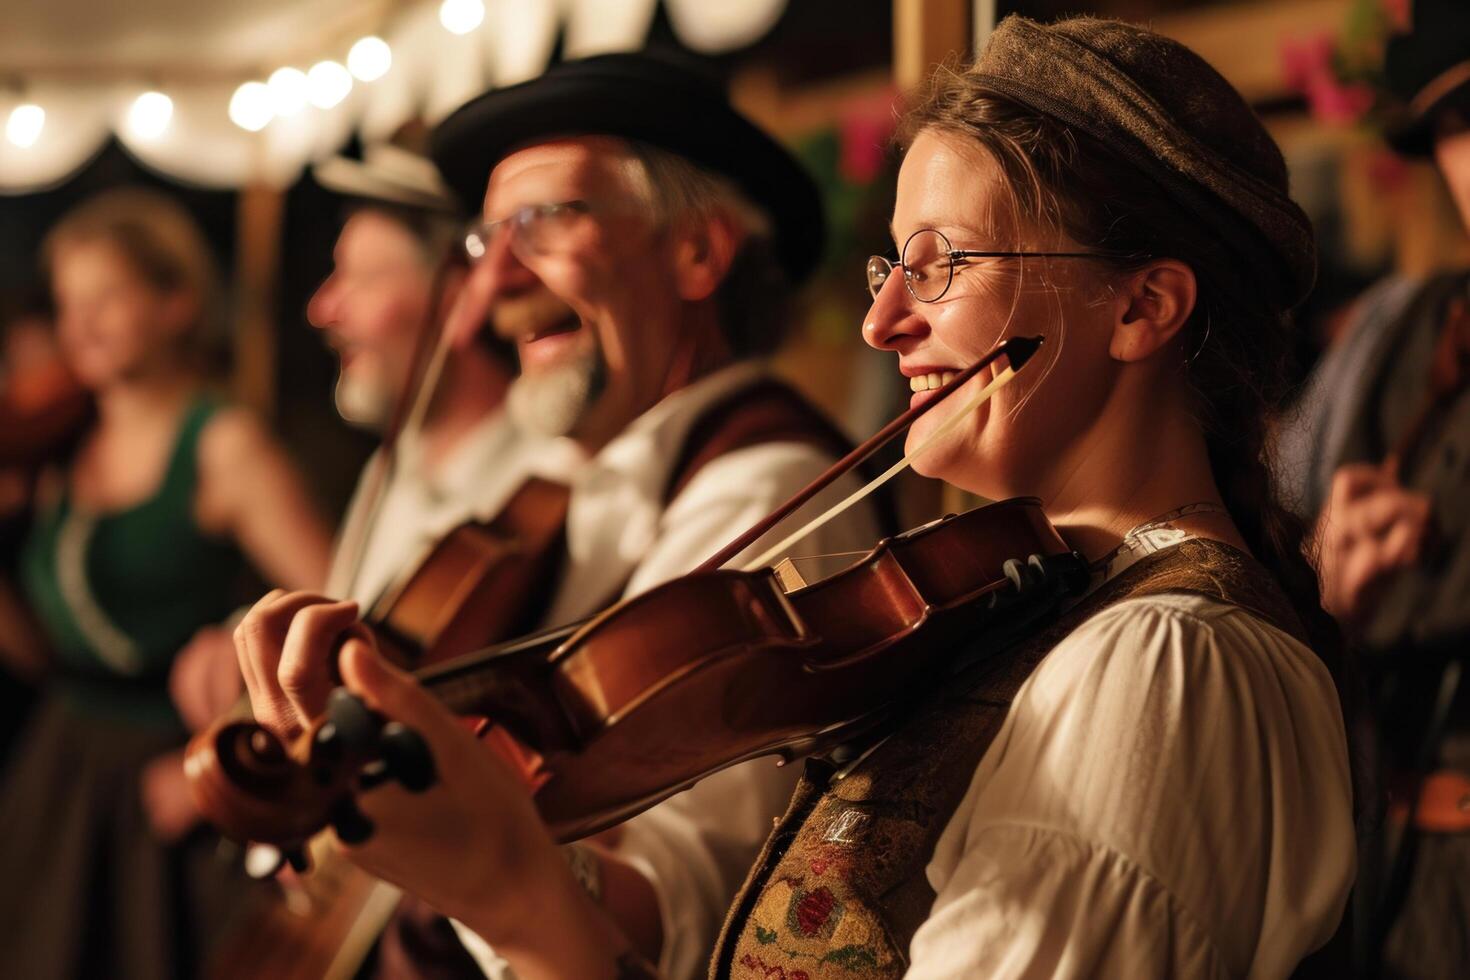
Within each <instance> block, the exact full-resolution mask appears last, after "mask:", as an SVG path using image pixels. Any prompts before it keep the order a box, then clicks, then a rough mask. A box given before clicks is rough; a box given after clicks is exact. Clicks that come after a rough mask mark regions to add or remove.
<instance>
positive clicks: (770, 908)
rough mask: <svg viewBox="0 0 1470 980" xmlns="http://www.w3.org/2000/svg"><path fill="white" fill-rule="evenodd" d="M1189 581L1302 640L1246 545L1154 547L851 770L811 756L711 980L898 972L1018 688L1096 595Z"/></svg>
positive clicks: (1089, 610) (1146, 591)
mask: <svg viewBox="0 0 1470 980" xmlns="http://www.w3.org/2000/svg"><path fill="white" fill-rule="evenodd" d="M1165 592H1176V593H1177V592H1188V593H1196V594H1199V595H1204V596H1207V597H1209V598H1211V599H1216V600H1219V601H1222V602H1226V603H1229V604H1232V605H1236V606H1241V607H1243V608H1245V609H1247V610H1249V611H1250V612H1251V613H1252V614H1254V615H1256V616H1258V617H1260V618H1261V619H1263V620H1265V621H1267V622H1269V623H1271V624H1273V625H1275V626H1277V627H1278V628H1280V629H1282V630H1284V631H1286V632H1288V633H1290V634H1292V635H1293V636H1296V637H1298V638H1301V637H1302V636H1303V635H1304V631H1303V630H1302V627H1301V624H1300V622H1299V621H1298V619H1297V617H1296V614H1295V612H1294V611H1293V610H1292V608H1291V606H1290V605H1289V603H1288V602H1287V600H1286V597H1285V596H1284V595H1283V594H1282V593H1281V591H1280V590H1279V588H1278V587H1277V586H1276V584H1275V582H1274V581H1273V580H1272V578H1271V576H1270V574H1269V573H1268V572H1267V571H1266V570H1265V569H1263V568H1262V567H1261V566H1260V565H1259V564H1257V563H1256V562H1255V561H1254V560H1253V559H1251V558H1250V557H1249V556H1247V555H1245V554H1242V553H1241V552H1239V551H1237V550H1235V549H1234V548H1230V547H1228V546H1226V545H1223V544H1219V543H1217V542H1213V541H1208V540H1203V539H1195V540H1190V541H1185V542H1183V543H1181V544H1179V545H1176V546H1174V547H1172V548H1168V549H1165V550H1163V551H1159V552H1156V553H1154V554H1152V555H1149V556H1147V557H1145V558H1143V559H1141V560H1139V561H1138V562H1137V563H1135V564H1134V565H1133V566H1131V567H1130V568H1128V569H1126V570H1125V571H1124V572H1122V573H1121V574H1120V575H1118V576H1117V577H1116V578H1114V579H1112V580H1111V581H1109V582H1107V583H1105V584H1104V585H1103V586H1101V587H1100V588H1098V589H1096V590H1095V591H1093V592H1092V593H1091V594H1089V595H1088V596H1086V597H1085V598H1084V599H1083V600H1082V601H1081V602H1079V603H1078V604H1077V605H1075V606H1074V607H1072V608H1071V609H1070V610H1068V611H1067V612H1066V613H1064V614H1063V615H1062V616H1061V617H1060V618H1059V619H1058V620H1056V621H1055V622H1053V624H1052V625H1051V626H1049V627H1048V628H1046V629H1045V630H1043V631H1042V632H1041V633H1040V634H1039V635H1036V636H1033V637H1031V638H1029V639H1027V640H1024V641H1022V642H1021V643H1019V644H1017V645H1016V646H1015V647H1013V648H1012V650H1010V651H1009V652H1008V653H1007V654H1005V655H1003V656H1001V657H998V658H992V659H990V660H987V661H986V662H985V663H984V664H982V665H980V666H979V667H977V668H974V669H973V670H971V671H970V672H969V674H968V675H964V674H962V675H961V678H962V682H960V683H951V682H949V681H946V682H945V683H944V685H943V691H942V693H938V694H936V695H935V696H933V697H931V698H930V699H929V700H928V701H927V702H926V703H925V704H924V706H923V707H922V708H920V709H919V710H918V711H917V712H916V713H915V714H914V715H913V716H911V717H910V719H909V720H908V721H907V722H905V723H904V724H902V725H901V726H900V727H899V728H898V729H897V730H895V731H894V732H893V734H892V735H890V736H889V737H888V738H887V740H886V741H884V742H882V743H881V744H879V745H878V746H877V748H876V749H874V750H873V751H872V753H871V754H870V755H869V756H868V757H867V758H866V759H863V760H862V761H861V762H860V763H859V764H858V765H857V766H856V767H855V768H853V769H852V771H851V772H850V773H848V774H847V775H846V776H845V777H843V778H841V779H839V780H835V781H834V780H833V775H834V773H835V771H836V767H835V766H834V765H832V764H831V763H830V762H825V761H821V760H814V761H812V762H809V763H808V764H807V769H806V773H805V775H804V776H803V778H802V781H801V784H800V785H799V786H798V788H797V791H796V795H795V797H794V798H793V800H792V803H791V806H790V809H788V811H787V813H786V816H785V817H783V818H782V819H781V820H780V821H778V822H777V824H776V827H775V830H774V831H773V832H772V834H771V836H770V838H769V839H768V841H767V842H766V846H765V849H764V850H763V851H762V853H761V856H760V859H759V860H758V861H757V863H756V865H755V868H754V869H753V870H752V872H751V874H750V877H749V878H748V879H747V880H746V883H745V886H744V888H743V889H742V891H741V893H740V895H739V896H738V897H737V899H736V901H735V904H734V906H733V907H732V909H731V911H730V915H729V917H728V918H727V919H726V921H725V927H724V929H723V931H722V933H721V936H720V940H719V943H718V944H717V946H716V951H715V956H714V959H713V960H712V961H711V966H710V976H711V978H712V980H833V978H838V977H840V978H842V980H877V978H893V977H898V976H900V975H902V974H903V972H904V970H905V969H906V968H907V966H908V950H909V941H910V940H911V939H912V938H913V935H914V932H915V931H916V930H917V929H918V927H919V925H920V924H921V923H922V922H923V921H924V919H925V918H926V917H927V916H928V914H929V909H930V907H931V906H932V905H933V902H934V892H933V890H932V889H931V888H930V887H929V883H928V880H927V879H926V877H925V873H924V869H925V867H926V866H927V865H928V863H929V860H930V858H931V857H932V855H933V853H934V847H935V844H936V843H937V842H938V839H939V835H940V833H941V831H943V829H944V827H945V825H946V824H947V823H948V822H949V819H950V817H951V815H952V814H953V813H954V811H955V808H956V807H957V806H958V805H959V803H960V800H961V798H962V797H963V796H964V793H965V791H966V789H967V788H968V786H969V785H970V781H971V777H972V776H973V774H974V772H975V768H976V766H977V765H978V764H979V763H980V760H981V757H982V756H984V754H985V751H986V749H988V748H989V747H990V743H991V741H992V740H993V739H994V738H995V736H996V734H997V732H999V730H1000V727H1001V723H1002V722H1003V721H1004V720H1005V717H1006V714H1007V713H1008V711H1009V710H1010V704H1011V701H1012V699H1013V698H1014V696H1015V694H1016V691H1017V690H1018V689H1019V688H1020V686H1021V684H1022V683H1023V682H1024V681H1025V680H1026V678H1027V677H1029V676H1030V675H1031V673H1032V671H1034V670H1035V668H1036V666H1037V665H1038V664H1040V663H1041V661H1042V660H1043V659H1044V658H1045V657H1046V655H1047V654H1048V653H1049V652H1051V650H1052V648H1054V647H1055V646H1056V645H1057V644H1058V643H1059V642H1061V640H1062V639H1063V638H1065V637H1066V636H1067V635H1068V634H1069V633H1071V632H1072V631H1073V630H1074V629H1076V628H1077V627H1078V626H1079V625H1081V624H1082V622H1083V621H1084V620H1086V619H1088V618H1089V617H1091V616H1092V615H1094V614H1096V613H1097V612H1099V611H1100V610H1102V609H1103V608H1104V607H1106V606H1109V605H1112V604H1113V603H1116V602H1121V601H1122V600H1124V599H1129V598H1133V597H1137V596H1146V595H1157V594H1161V593H1165Z"/></svg>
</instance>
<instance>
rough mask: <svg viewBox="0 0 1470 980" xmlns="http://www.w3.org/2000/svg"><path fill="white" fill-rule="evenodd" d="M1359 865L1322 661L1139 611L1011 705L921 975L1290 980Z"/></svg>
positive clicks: (948, 869) (1132, 603)
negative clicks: (1269, 979)
mask: <svg viewBox="0 0 1470 980" xmlns="http://www.w3.org/2000/svg"><path fill="white" fill-rule="evenodd" d="M1354 863H1355V847H1354V836H1353V825H1352V793H1351V788H1350V779H1349V774H1348V759H1347V746H1346V737H1345V734H1344V730H1343V722H1342V717H1341V713H1340V711H1339V707H1338V701H1337V696H1336V693H1335V691H1334V688H1333V683H1332V678H1331V676H1330V675H1329V674H1328V672H1327V670H1326V668H1325V667H1324V666H1323V665H1322V663H1321V661H1320V660H1319V659H1318V658H1317V657H1316V656H1315V655H1314V654H1313V653H1312V652H1311V651H1310V650H1308V649H1307V648H1306V647H1304V646H1303V645H1302V644H1300V643H1298V642H1297V641H1296V640H1294V639H1292V638H1291V637H1289V636H1287V635H1286V634H1284V633H1282V632H1281V631H1279V630H1277V629H1275V628H1273V627H1271V626H1269V625H1267V624H1266V623H1264V622H1262V621H1261V620H1259V619H1257V618H1255V617H1254V616H1251V615H1250V614H1249V613H1247V612H1245V611H1243V610H1241V609H1239V608H1237V607H1233V606H1226V605H1221V604H1219V603H1216V602H1213V601H1210V600H1208V599H1205V598H1203V597H1199V596H1193V595H1184V594H1178V595H1163V596H1153V597H1145V598H1138V599H1131V600H1127V601H1124V602H1121V603H1118V604H1117V605H1115V606H1111V607H1109V608H1107V609H1105V610H1103V611H1102V612H1101V613H1099V614H1098V615H1096V616H1094V617H1093V618H1091V619H1090V620H1088V621H1087V622H1086V623H1084V624H1083V625H1082V626H1081V627H1080V628H1078V629H1077V630H1076V631H1075V632H1074V633H1072V634H1071V635H1070V636H1069V637H1067V639H1066V640H1064V641H1063V642H1062V643H1060V644H1059V645H1058V646H1057V647H1056V649H1055V650H1053V651H1052V653H1051V654H1050V655H1049V656H1048V657H1047V658H1046V659H1045V660H1044V661H1043V662H1042V664H1041V665H1040V667H1038V668H1037V670H1036V672H1035V673H1034V674H1033V675H1032V676H1031V677H1030V678H1029V679H1028V680H1027V682H1026V683H1025V684H1024V685H1023V686H1022V688H1021V690H1020V691H1019V692H1018V693H1017V696H1016V700H1015V702H1014V704H1013V705H1012V708H1011V711H1010V714H1009V715H1008V716H1007V718H1006V720H1005V723H1004V725H1003V727H1002V728H1001V731H1000V733H999V734H998V735H997V737H996V740H995V742H994V743H993V744H992V745H991V747H990V749H989V750H988V751H987V752H986V754H985V756H984V758H983V759H982V760H981V761H980V764H979V766H978V767H977V769H976V771H975V775H974V778H973V779H972V781H971V784H970V788H969V791H968V792H967V793H966V795H965V797H964V800H963V801H962V802H961V804H960V806H959V808H958V809H957V810H956V811H955V813H954V816H953V817H952V818H951V820H950V822H949V824H948V825H947V826H946V828H945V830H944V833H943V835H942V836H941V838H940V840H939V843H938V846H937V847H936V849H935V853H934V856H933V859H932V860H931V861H930V863H929V866H928V868H927V872H928V877H929V882H930V884H931V885H932V886H933V887H934V890H935V892H936V893H937V898H936V900H935V903H934V907H933V910H932V913H931V915H930V918H929V919H928V920H927V921H926V922H925V923H924V924H923V926H921V927H920V929H919V931H918V933H917V934H916V935H915V936H914V940H913V944H912V947H911V950H910V952H911V966H910V969H909V973H908V976H909V977H911V978H915V980H918V978H924V980H931V978H941V977H943V978H959V977H966V978H969V977H988V978H995V980H1000V978H1040V977H1128V978H1136V977H1252V978H1272V977H1285V976H1287V975H1289V974H1290V973H1291V971H1292V970H1293V969H1294V968H1295V966H1296V965H1297V963H1298V962H1299V961H1300V960H1301V959H1302V957H1303V956H1305V955H1306V954H1307V953H1309V952H1311V951H1312V950H1314V949H1316V948H1318V947H1319V946H1321V945H1322V944H1323V943H1325V942H1326V941H1327V940H1328V939H1329V938H1330V937H1331V935H1332V933H1333V931H1334V930H1335V928H1336V927H1337V924H1338V921H1339V919H1340V918H1341V916H1342V913H1343V908H1344V905H1345V903H1346V900H1347V895H1348V889H1349V887H1350V886H1351V884H1352V881H1353V874H1354Z"/></svg>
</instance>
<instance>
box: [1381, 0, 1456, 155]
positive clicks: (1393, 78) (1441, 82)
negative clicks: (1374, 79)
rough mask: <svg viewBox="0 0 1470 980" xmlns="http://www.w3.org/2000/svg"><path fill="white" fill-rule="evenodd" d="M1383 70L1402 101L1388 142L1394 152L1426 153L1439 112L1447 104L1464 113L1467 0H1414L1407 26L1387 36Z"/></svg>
mask: <svg viewBox="0 0 1470 980" xmlns="http://www.w3.org/2000/svg"><path fill="white" fill-rule="evenodd" d="M1383 70H1384V74H1385V75H1386V76H1387V77H1388V86H1389V88H1390V89H1392V90H1393V94H1394V95H1395V96H1396V97H1397V98H1398V100H1399V101H1400V102H1401V103H1402V108H1401V111H1400V114H1399V116H1398V118H1397V119H1396V120H1395V121H1394V123H1393V125H1392V126H1391V127H1390V129H1389V133H1388V141H1389V143H1390V144H1391V145H1392V146H1393V148H1394V149H1396V150H1398V151H1399V152H1400V153H1404V154H1408V155H1410V156H1429V155H1430V154H1431V153H1433V152H1434V124H1435V119H1436V118H1437V117H1438V116H1439V114H1440V113H1441V112H1442V111H1444V110H1446V109H1452V108H1453V109H1459V110H1460V111H1461V112H1464V113H1466V114H1467V115H1470V3H1467V2H1466V0H1414V6H1413V28H1412V30H1410V32H1409V33H1407V34H1396V35H1394V36H1393V37H1391V38H1389V40H1388V45H1387V47H1386V48H1385V50H1384V55H1383Z"/></svg>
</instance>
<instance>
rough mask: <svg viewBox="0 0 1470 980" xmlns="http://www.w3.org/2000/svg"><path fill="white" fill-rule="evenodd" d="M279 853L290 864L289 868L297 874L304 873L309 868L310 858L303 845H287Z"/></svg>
mask: <svg viewBox="0 0 1470 980" xmlns="http://www.w3.org/2000/svg"><path fill="white" fill-rule="evenodd" d="M281 853H282V854H283V855H284V856H285V858H286V863H287V864H289V865H290V866H291V870H292V871H294V872H296V873H297V874H299V875H304V874H306V873H307V872H308V871H310V870H311V858H310V857H308V856H307V854H306V849H305V848H304V847H300V846H297V847H288V848H286V849H285V850H284V851H282V852H281Z"/></svg>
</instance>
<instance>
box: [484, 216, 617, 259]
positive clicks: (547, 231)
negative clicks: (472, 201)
mask: <svg viewBox="0 0 1470 980" xmlns="http://www.w3.org/2000/svg"><path fill="white" fill-rule="evenodd" d="M591 210H592V206H591V205H590V204H588V203H587V202H586V201H558V202H556V203H552V204H528V205H527V206H525V207H523V208H517V209H516V210H514V211H512V212H511V213H510V214H508V215H506V216H505V217H504V218H501V219H500V220H498V221H483V222H477V223H475V224H473V225H471V226H470V227H469V228H467V229H465V233H464V254H465V255H466V256H467V257H468V258H469V260H470V264H472V265H473V264H474V263H476V262H478V261H480V260H481V259H483V258H484V257H485V256H486V255H487V254H488V253H489V251H490V245H491V243H492V242H494V241H495V236H496V235H497V234H499V233H500V231H501V229H502V228H503V229H505V230H506V231H507V232H508V233H509V234H510V247H511V250H512V251H514V252H515V253H516V255H517V256H518V257H520V258H523V259H524V258H525V257H526V256H528V255H544V254H545V253H546V252H548V251H550V250H551V248H552V247H553V246H554V245H555V243H556V239H557V237H558V236H559V235H561V234H562V233H563V232H565V231H566V230H567V229H568V228H569V227H570V225H571V224H572V223H573V222H574V221H576V220H577V219H578V218H580V217H581V216H582V215H585V214H588V213H589V212H591Z"/></svg>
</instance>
